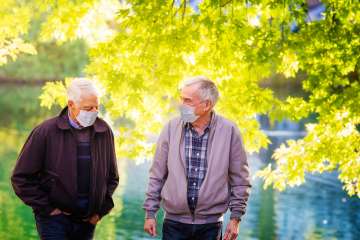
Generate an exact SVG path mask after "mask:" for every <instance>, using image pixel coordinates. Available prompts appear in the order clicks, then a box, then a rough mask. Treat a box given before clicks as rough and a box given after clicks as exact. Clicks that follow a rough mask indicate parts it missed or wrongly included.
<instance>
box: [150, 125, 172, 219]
mask: <svg viewBox="0 0 360 240" xmlns="http://www.w3.org/2000/svg"><path fill="white" fill-rule="evenodd" d="M169 135H170V134H169V123H168V124H167V125H166V126H165V127H164V129H163V130H162V132H161V134H160V137H159V139H158V141H157V144H156V151H155V156H154V160H153V162H152V166H151V168H150V172H149V183H148V188H147V192H146V198H145V202H144V206H143V208H144V210H145V211H146V216H145V217H146V218H155V217H156V216H155V215H156V212H157V211H158V210H159V208H160V201H161V190H162V188H163V186H164V183H165V181H166V178H167V175H168V169H167V160H168V151H169V138H170V136H169Z"/></svg>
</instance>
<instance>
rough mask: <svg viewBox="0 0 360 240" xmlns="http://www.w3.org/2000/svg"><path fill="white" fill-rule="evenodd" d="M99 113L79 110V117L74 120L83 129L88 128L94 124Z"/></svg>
mask: <svg viewBox="0 0 360 240" xmlns="http://www.w3.org/2000/svg"><path fill="white" fill-rule="evenodd" d="M98 113H99V112H97V111H96V112H89V111H85V110H80V113H79V115H77V117H76V120H78V122H79V123H80V124H81V126H83V127H89V126H91V125H93V124H94V122H95V120H96V118H97V116H98Z"/></svg>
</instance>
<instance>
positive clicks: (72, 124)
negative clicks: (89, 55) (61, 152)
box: [68, 111, 82, 129]
mask: <svg viewBox="0 0 360 240" xmlns="http://www.w3.org/2000/svg"><path fill="white" fill-rule="evenodd" d="M68 119H69V124H70V125H71V126H72V127H73V128H76V129H81V128H82V127H81V126H80V125H79V124H77V122H75V121H74V120H72V119H71V117H70V111H68Z"/></svg>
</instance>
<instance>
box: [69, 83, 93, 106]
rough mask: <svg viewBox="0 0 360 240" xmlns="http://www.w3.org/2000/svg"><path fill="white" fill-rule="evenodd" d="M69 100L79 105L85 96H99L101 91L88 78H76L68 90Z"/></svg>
mask: <svg viewBox="0 0 360 240" xmlns="http://www.w3.org/2000/svg"><path fill="white" fill-rule="evenodd" d="M67 95H68V100H72V101H74V102H76V103H79V102H80V100H81V98H82V97H83V96H84V95H95V96H99V91H98V89H97V88H96V86H95V84H94V82H93V81H90V80H89V79H86V78H74V79H73V80H72V82H71V83H70V85H69V87H68V88H67Z"/></svg>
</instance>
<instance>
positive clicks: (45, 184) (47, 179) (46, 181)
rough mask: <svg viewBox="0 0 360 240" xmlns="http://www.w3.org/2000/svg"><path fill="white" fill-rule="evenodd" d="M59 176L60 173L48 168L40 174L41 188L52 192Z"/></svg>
mask: <svg viewBox="0 0 360 240" xmlns="http://www.w3.org/2000/svg"><path fill="white" fill-rule="evenodd" d="M57 178H58V175H57V174H56V173H54V172H52V171H49V170H46V171H45V172H44V173H43V174H41V176H40V189H41V190H43V191H44V192H46V193H50V192H51V191H52V188H53V186H54V184H55V182H56V179H57Z"/></svg>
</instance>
